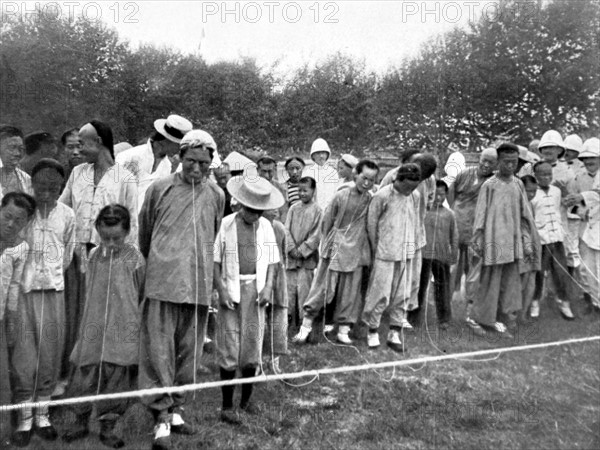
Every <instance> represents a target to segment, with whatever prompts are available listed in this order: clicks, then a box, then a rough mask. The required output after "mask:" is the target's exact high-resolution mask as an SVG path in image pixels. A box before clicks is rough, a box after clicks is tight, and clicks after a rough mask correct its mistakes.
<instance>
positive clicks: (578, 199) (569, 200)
mask: <svg viewBox="0 0 600 450" xmlns="http://www.w3.org/2000/svg"><path fill="white" fill-rule="evenodd" d="M563 202H564V203H565V205H566V207H567V208H570V207H571V206H575V205H578V204H580V203H582V202H583V195H581V194H570V195H567V196H566V197H565V199H564V200H563Z"/></svg>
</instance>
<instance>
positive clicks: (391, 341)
mask: <svg viewBox="0 0 600 450" xmlns="http://www.w3.org/2000/svg"><path fill="white" fill-rule="evenodd" d="M387 346H388V347H389V348H391V349H392V350H394V351H395V352H398V353H403V352H404V346H403V345H402V341H401V340H400V332H399V331H398V330H390V331H389V333H388V337H387Z"/></svg>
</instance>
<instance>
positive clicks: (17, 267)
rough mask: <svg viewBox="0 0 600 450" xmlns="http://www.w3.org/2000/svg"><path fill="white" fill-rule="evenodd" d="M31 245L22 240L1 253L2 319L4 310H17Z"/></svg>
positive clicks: (0, 290) (0, 301) (0, 291)
mask: <svg viewBox="0 0 600 450" xmlns="http://www.w3.org/2000/svg"><path fill="white" fill-rule="evenodd" d="M28 254H29V245H28V244H27V242H25V241H22V242H20V243H19V244H17V245H15V246H14V247H8V248H6V249H4V251H3V252H2V255H0V320H3V319H4V312H5V311H6V309H8V310H9V311H13V312H14V311H16V310H17V305H18V303H19V293H20V291H21V277H22V275H23V269H24V268H25V262H26V261H27V255H28Z"/></svg>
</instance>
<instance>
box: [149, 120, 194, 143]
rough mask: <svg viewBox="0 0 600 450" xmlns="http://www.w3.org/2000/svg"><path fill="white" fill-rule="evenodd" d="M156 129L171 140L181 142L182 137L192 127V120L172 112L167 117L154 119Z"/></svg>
mask: <svg viewBox="0 0 600 450" xmlns="http://www.w3.org/2000/svg"><path fill="white" fill-rule="evenodd" d="M154 129H155V130H156V131H158V132H159V133H160V134H162V135H163V136H164V137H166V138H167V139H168V140H170V141H171V142H175V143H176V144H181V139H183V136H185V134H186V133H187V132H188V131H191V129H192V122H190V121H189V120H187V119H186V118H184V117H181V116H178V115H177V114H171V115H170V116H169V117H167V118H166V119H157V120H155V121H154Z"/></svg>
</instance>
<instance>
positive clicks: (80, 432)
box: [62, 425, 90, 442]
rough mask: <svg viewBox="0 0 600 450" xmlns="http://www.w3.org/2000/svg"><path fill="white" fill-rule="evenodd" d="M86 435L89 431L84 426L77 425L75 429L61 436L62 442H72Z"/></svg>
mask: <svg viewBox="0 0 600 450" xmlns="http://www.w3.org/2000/svg"><path fill="white" fill-rule="evenodd" d="M88 434H90V430H89V428H88V427H87V426H86V425H77V426H76V427H73V428H71V429H70V430H69V431H67V432H66V433H65V434H63V435H62V440H63V441H65V442H73V441H77V440H79V439H83V438H84V437H86V436H87V435H88Z"/></svg>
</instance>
